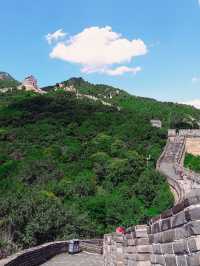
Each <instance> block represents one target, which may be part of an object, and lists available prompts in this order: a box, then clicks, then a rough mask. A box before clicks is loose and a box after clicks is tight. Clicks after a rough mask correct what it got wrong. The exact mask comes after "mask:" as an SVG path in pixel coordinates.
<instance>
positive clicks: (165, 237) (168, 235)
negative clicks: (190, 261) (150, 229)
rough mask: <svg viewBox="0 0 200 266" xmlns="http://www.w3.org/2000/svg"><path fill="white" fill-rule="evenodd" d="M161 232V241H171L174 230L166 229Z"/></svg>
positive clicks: (173, 237)
mask: <svg viewBox="0 0 200 266" xmlns="http://www.w3.org/2000/svg"><path fill="white" fill-rule="evenodd" d="M161 234H162V243H167V242H173V241H174V239H175V230H173V229H171V230H167V231H164V232H162V233H161Z"/></svg>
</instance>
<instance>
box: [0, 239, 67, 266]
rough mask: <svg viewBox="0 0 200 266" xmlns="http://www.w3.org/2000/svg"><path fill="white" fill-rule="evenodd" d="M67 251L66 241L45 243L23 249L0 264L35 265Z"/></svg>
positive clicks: (11, 265)
mask: <svg viewBox="0 0 200 266" xmlns="http://www.w3.org/2000/svg"><path fill="white" fill-rule="evenodd" d="M67 251H68V241H59V242H52V243H47V244H44V245H41V246H37V247H34V248H30V249H27V250H23V251H21V252H18V253H16V254H15V255H13V256H10V257H8V258H7V259H3V260H1V261H0V266H37V265H41V264H42V263H44V262H46V261H47V260H49V259H51V258H52V257H54V256H55V255H58V254H60V253H63V252H67Z"/></svg>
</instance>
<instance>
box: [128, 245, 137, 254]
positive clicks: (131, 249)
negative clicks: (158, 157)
mask: <svg viewBox="0 0 200 266" xmlns="http://www.w3.org/2000/svg"><path fill="white" fill-rule="evenodd" d="M125 251H126V253H134V254H135V253H136V252H137V249H136V247H135V246H129V247H127V248H126V250H125Z"/></svg>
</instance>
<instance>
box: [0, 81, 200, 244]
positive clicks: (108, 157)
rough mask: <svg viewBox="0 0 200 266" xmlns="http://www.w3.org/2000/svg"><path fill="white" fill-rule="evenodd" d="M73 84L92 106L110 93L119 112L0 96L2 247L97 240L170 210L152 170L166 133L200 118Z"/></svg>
mask: <svg viewBox="0 0 200 266" xmlns="http://www.w3.org/2000/svg"><path fill="white" fill-rule="evenodd" d="M79 81H80V80H79ZM73 82H75V83H74V84H73V85H74V86H75V87H77V88H78V89H80V90H81V92H82V93H88V90H91V89H92V88H93V90H92V93H93V94H94V95H96V96H98V97H100V96H99V95H100V94H101V95H102V96H101V97H103V98H104V96H106V95H105V94H107V93H110V91H109V90H112V93H113V97H112V98H111V99H109V101H110V102H112V103H113V104H116V105H119V106H120V107H122V109H121V111H117V109H116V108H114V107H109V106H104V105H102V104H101V103H100V102H99V101H93V100H88V99H84V98H83V99H77V98H76V97H75V95H74V94H70V93H67V92H64V91H62V90H58V91H56V92H54V91H53V90H52V91H50V92H49V93H47V94H46V95H36V94H34V93H28V92H22V91H16V92H13V93H3V94H0V125H1V127H0V227H1V231H2V232H4V237H2V239H1V241H0V243H1V245H0V247H1V246H2V247H8V246H9V245H10V244H9V243H12V245H13V243H14V244H15V245H17V248H19V247H23V248H24V247H29V246H33V245H37V244H40V243H43V242H47V241H51V240H54V239H68V238H71V237H91V238H92V237H96V236H101V235H102V234H104V233H105V232H110V231H113V230H114V228H115V227H116V226H118V225H123V226H126V227H127V226H130V225H132V224H136V223H142V222H145V221H146V220H147V219H148V218H149V217H151V216H152V215H156V214H157V213H160V212H161V211H163V210H164V209H166V208H168V207H170V206H171V205H172V202H173V198H172V194H171V192H170V191H169V187H168V185H167V183H166V182H165V179H164V178H163V177H162V176H160V175H159V174H158V173H156V172H155V170H154V169H155V163H156V160H157V158H158V156H159V154H160V152H161V150H162V148H163V146H164V144H165V141H166V133H167V128H168V127H169V125H171V124H173V123H174V125H176V126H177V127H178V126H180V125H181V126H183V125H185V126H186V127H189V126H194V127H197V122H198V121H199V116H200V112H199V111H198V110H196V109H194V108H191V107H187V106H181V105H175V104H171V103H160V102H157V101H155V100H150V99H144V98H138V97H134V96H131V95H129V94H127V93H126V92H123V91H120V93H116V89H115V88H112V87H109V86H104V85H92V84H90V83H87V82H85V81H83V80H81V82H82V83H81V85H80V84H77V80H76V79H75V80H73ZM52 88H53V87H52ZM114 94H115V95H114ZM104 99H105V98H104ZM107 100H108V99H107ZM172 114H173V115H172ZM155 117H156V118H160V119H162V122H163V125H164V127H163V128H162V129H155V128H152V127H151V125H150V122H149V120H150V119H151V118H155ZM149 154H150V155H151V160H150V161H149V162H148V163H147V157H149ZM6 239H7V240H6ZM8 242H9V243H8Z"/></svg>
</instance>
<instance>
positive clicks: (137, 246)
mask: <svg viewBox="0 0 200 266" xmlns="http://www.w3.org/2000/svg"><path fill="white" fill-rule="evenodd" d="M199 137H200V130H180V131H179V132H178V133H176V131H175V130H169V132H168V140H167V144H166V146H165V149H164V151H163V153H162V154H161V156H160V159H159V160H158V162H157V170H158V171H159V172H160V173H161V174H163V175H164V176H165V177H166V178H167V181H168V183H169V185H170V187H171V189H172V192H173V193H174V196H175V202H176V205H175V206H174V207H173V208H172V209H170V210H167V211H165V212H164V213H162V214H161V215H159V216H158V217H155V218H153V219H151V220H150V221H149V223H148V225H138V226H135V227H132V228H129V229H128V230H127V232H126V234H117V233H113V234H108V235H105V237H104V265H105V266H114V265H117V266H125V265H128V266H151V265H153V266H199V265H200V175H199V174H197V173H194V172H192V171H189V170H187V169H185V168H184V167H183V161H184V157H185V151H186V141H187V139H188V138H199Z"/></svg>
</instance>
